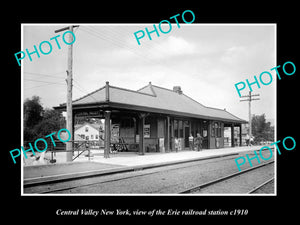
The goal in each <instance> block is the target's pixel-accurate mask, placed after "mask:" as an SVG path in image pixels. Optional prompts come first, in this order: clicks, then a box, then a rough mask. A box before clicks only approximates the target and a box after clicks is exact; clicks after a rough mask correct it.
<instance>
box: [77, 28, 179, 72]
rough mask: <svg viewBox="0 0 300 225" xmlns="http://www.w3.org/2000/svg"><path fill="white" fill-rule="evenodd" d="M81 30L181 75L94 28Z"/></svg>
mask: <svg viewBox="0 0 300 225" xmlns="http://www.w3.org/2000/svg"><path fill="white" fill-rule="evenodd" d="M81 28H83V29H81V30H82V31H84V32H87V33H88V34H90V35H92V36H94V37H96V38H99V39H102V40H105V41H108V42H110V43H111V44H113V45H116V46H118V47H121V48H125V49H127V50H129V51H131V52H132V53H134V54H135V55H137V56H139V57H140V58H142V59H143V60H145V61H148V62H150V63H151V64H154V65H159V66H162V67H163V68H166V69H168V70H169V71H171V72H172V73H177V74H179V72H178V71H177V70H175V69H172V68H169V67H167V66H166V65H164V64H161V63H160V62H159V61H158V60H157V61H154V60H153V59H150V58H148V57H146V56H145V55H144V54H141V53H138V52H136V51H135V50H136V49H132V48H131V47H128V46H127V45H121V44H120V43H118V42H115V41H114V40H113V39H112V38H109V39H108V38H106V37H105V36H104V35H103V34H100V33H98V32H97V31H95V30H94V29H92V28H89V27H88V28H87V27H86V26H85V27H83V26H81Z"/></svg>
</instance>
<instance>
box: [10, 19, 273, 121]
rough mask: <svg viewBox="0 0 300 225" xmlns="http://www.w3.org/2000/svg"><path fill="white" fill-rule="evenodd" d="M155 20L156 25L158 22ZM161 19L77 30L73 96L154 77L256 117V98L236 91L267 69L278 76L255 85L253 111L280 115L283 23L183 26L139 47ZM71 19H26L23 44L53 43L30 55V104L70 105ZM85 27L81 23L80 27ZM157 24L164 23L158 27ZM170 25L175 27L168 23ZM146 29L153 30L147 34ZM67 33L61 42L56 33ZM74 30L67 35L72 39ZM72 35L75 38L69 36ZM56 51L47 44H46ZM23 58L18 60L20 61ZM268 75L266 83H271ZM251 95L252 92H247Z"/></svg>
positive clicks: (26, 94) (26, 86) (26, 91)
mask: <svg viewBox="0 0 300 225" xmlns="http://www.w3.org/2000/svg"><path fill="white" fill-rule="evenodd" d="M153 24H154V23H153ZM153 24H97V25H96V24H79V27H78V28H74V34H75V38H76V39H75V42H74V44H73V100H75V99H78V98H80V97H82V96H84V95H86V94H88V93H90V92H92V91H94V90H96V89H98V88H100V87H102V86H104V85H105V82H106V81H109V83H110V85H112V86H117V87H123V88H127V89H132V90H138V89H139V88H141V87H144V86H146V85H147V84H148V83H149V82H150V81H151V83H152V84H153V85H157V86H160V87H164V88H168V89H172V88H173V86H181V89H182V91H183V93H184V94H186V95H188V96H189V97H191V98H193V99H194V100H196V101H198V102H200V103H201V104H203V105H205V106H208V107H215V108H220V109H224V108H225V109H226V110H227V111H229V112H230V113H232V114H234V115H236V116H238V117H239V118H242V119H245V120H248V102H240V100H241V99H240V98H239V95H238V93H237V91H236V89H235V86H234V85H235V84H236V83H238V82H241V81H243V82H246V81H245V80H246V79H248V80H249V81H250V82H251V81H254V76H255V75H256V76H257V78H259V75H260V74H261V73H262V72H263V71H269V72H270V73H271V74H272V75H273V82H272V83H271V84H270V85H266V86H265V85H261V88H260V89H259V88H258V87H257V86H256V85H253V86H252V87H253V94H259V95H260V96H259V98H260V100H259V101H253V102H252V107H251V111H252V114H256V115H261V114H263V113H264V114H265V115H266V118H267V119H275V118H276V112H275V111H276V108H275V107H276V79H275V77H276V75H275V71H270V69H271V68H273V67H275V66H277V65H276V64H275V63H276V26H275V25H274V24H180V28H178V27H177V25H176V23H174V24H173V23H172V30H171V31H170V32H169V33H167V34H163V33H161V32H160V31H159V34H160V36H159V37H158V36H157V35H156V33H152V34H151V37H152V40H149V38H148V37H147V34H146V35H145V37H144V38H142V39H140V42H141V45H138V43H137V41H136V39H135V36H134V33H135V32H137V31H139V30H143V31H144V32H145V27H147V28H148V29H149V30H150V31H151V30H152V29H153ZM68 25H71V24H23V25H22V26H23V37H22V49H21V51H25V49H28V51H29V52H32V51H34V47H33V46H34V45H35V46H36V47H37V48H39V45H40V43H41V42H43V41H49V42H50V43H51V45H52V51H51V52H50V53H49V54H48V55H43V54H41V53H40V52H39V53H40V58H38V57H37V55H36V54H32V55H31V57H32V61H30V60H29V58H28V56H27V55H26V57H25V58H24V59H23V60H22V68H21V71H22V80H23V101H24V100H25V99H26V98H31V97H32V96H33V95H37V96H40V97H41V103H42V105H43V107H44V108H52V107H54V106H58V105H59V104H61V103H65V102H66V96H67V85H66V81H65V79H66V76H67V73H66V70H67V56H68V51H67V49H68V45H66V44H65V43H64V42H63V40H62V35H63V33H64V32H65V31H62V32H60V33H54V31H55V30H57V29H60V28H63V27H65V26H68ZM74 25H78V24H74ZM156 26H158V25H157V24H156ZM162 29H163V30H168V25H167V26H162ZM145 33H146V32H145ZM56 35H60V36H59V37H58V38H57V41H58V42H59V44H60V47H61V49H58V47H57V44H56V43H55V40H50V38H52V37H54V36H56ZM67 36H68V34H67V35H66V36H65V37H67ZM66 40H67V39H66ZM42 49H43V51H44V52H48V51H49V47H48V46H47V44H43V45H42ZM16 63H17V61H16ZM268 79H269V78H267V77H265V78H264V79H263V80H265V82H267V81H268ZM241 94H242V95H248V94H249V89H248V88H245V89H244V90H243V91H241Z"/></svg>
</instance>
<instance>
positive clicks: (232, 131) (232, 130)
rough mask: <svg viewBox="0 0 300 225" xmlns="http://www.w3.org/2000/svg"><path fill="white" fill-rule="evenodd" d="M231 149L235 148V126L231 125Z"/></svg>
mask: <svg viewBox="0 0 300 225" xmlns="http://www.w3.org/2000/svg"><path fill="white" fill-rule="evenodd" d="M231 147H234V124H231Z"/></svg>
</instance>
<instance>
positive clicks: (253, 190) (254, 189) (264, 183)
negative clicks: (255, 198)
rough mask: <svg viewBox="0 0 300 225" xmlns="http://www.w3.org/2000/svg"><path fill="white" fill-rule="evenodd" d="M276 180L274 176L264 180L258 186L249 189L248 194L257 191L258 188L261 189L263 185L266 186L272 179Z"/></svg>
mask: <svg viewBox="0 0 300 225" xmlns="http://www.w3.org/2000/svg"><path fill="white" fill-rule="evenodd" d="M273 180H274V177H272V178H271V179H268V180H267V181H265V182H263V183H262V184H260V185H258V186H257V187H255V188H253V189H252V190H251V191H249V192H248V193H247V194H252V193H254V192H255V191H257V190H258V189H260V188H261V187H263V186H265V185H266V184H268V183H270V182H271V181H273Z"/></svg>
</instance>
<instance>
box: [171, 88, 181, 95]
mask: <svg viewBox="0 0 300 225" xmlns="http://www.w3.org/2000/svg"><path fill="white" fill-rule="evenodd" d="M173 91H174V92H176V93H178V94H180V95H181V94H182V90H181V87H180V86H174V87H173Z"/></svg>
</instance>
